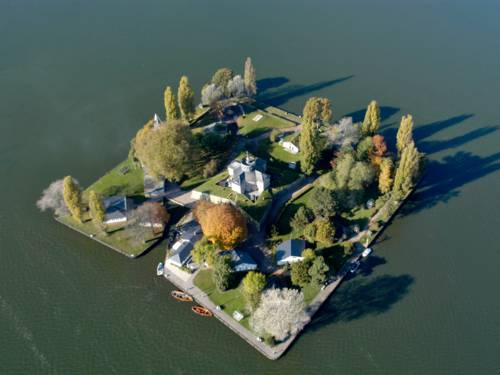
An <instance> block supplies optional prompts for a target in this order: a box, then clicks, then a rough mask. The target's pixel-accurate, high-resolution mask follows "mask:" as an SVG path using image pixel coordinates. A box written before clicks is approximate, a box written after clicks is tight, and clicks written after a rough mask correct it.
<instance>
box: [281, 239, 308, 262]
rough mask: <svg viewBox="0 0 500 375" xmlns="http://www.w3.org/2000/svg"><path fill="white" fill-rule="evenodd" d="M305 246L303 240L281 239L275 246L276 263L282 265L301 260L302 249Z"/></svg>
mask: <svg viewBox="0 0 500 375" xmlns="http://www.w3.org/2000/svg"><path fill="white" fill-rule="evenodd" d="M305 247H306V241H304V240H287V241H283V242H282V243H280V244H279V246H278V247H277V248H276V264H277V265H278V266H283V265H285V264H290V263H294V262H299V261H301V260H303V259H304V258H303V257H302V251H303V250H304V248H305Z"/></svg>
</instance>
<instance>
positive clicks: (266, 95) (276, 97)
mask: <svg viewBox="0 0 500 375" xmlns="http://www.w3.org/2000/svg"><path fill="white" fill-rule="evenodd" d="M353 77H354V75H353V74H351V75H349V76H345V77H341V78H337V79H332V80H329V81H321V82H317V83H313V84H311V85H300V84H292V85H287V86H284V87H281V88H279V89H277V90H270V88H269V87H268V88H267V89H265V91H264V92H263V93H259V94H258V95H257V99H258V100H259V101H261V102H263V103H265V104H267V105H272V106H280V105H283V104H285V103H286V102H288V101H289V100H290V99H293V98H296V97H299V96H303V95H307V94H310V93H312V92H314V91H318V90H322V89H324V88H327V87H330V86H333V85H336V84H338V83H341V82H344V81H347V80H349V79H351V78H353ZM280 78H281V79H282V78H284V77H277V78H269V81H266V79H264V80H261V81H264V87H265V85H266V84H267V85H277V84H278V83H280V81H279V79H280ZM273 80H276V81H273ZM261 81H259V82H261ZM261 85H262V83H261ZM279 86H282V84H279Z"/></svg>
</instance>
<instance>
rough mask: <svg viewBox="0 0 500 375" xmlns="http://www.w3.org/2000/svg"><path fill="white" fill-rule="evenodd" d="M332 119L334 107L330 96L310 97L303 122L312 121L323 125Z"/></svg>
mask: <svg viewBox="0 0 500 375" xmlns="http://www.w3.org/2000/svg"><path fill="white" fill-rule="evenodd" d="M331 119H332V108H331V105H330V100H329V99H328V98H316V97H312V98H309V99H308V100H307V102H306V104H305V106H304V111H303V115H302V122H303V123H306V122H311V123H314V124H315V125H317V126H318V127H322V126H324V125H327V124H328V123H329V122H330V120H331Z"/></svg>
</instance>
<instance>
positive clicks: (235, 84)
mask: <svg viewBox="0 0 500 375" xmlns="http://www.w3.org/2000/svg"><path fill="white" fill-rule="evenodd" d="M227 92H228V94H229V96H230V97H236V98H237V97H240V96H243V95H245V93H246V90H245V82H244V81H243V78H241V76H240V75H237V76H234V77H233V78H232V79H231V80H229V82H228V83H227Z"/></svg>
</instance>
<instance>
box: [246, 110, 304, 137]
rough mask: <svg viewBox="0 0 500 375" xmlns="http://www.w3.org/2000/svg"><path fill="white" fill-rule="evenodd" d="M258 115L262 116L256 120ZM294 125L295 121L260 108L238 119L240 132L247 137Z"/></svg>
mask: <svg viewBox="0 0 500 375" xmlns="http://www.w3.org/2000/svg"><path fill="white" fill-rule="evenodd" d="M257 115H261V116H262V118H261V119H260V120H259V121H254V118H255V116H257ZM292 126H295V124H294V123H293V122H290V121H287V120H285V119H281V118H278V117H275V116H271V115H270V114H268V113H266V112H265V111H262V110H260V109H256V110H254V111H252V112H248V113H247V114H246V115H245V116H242V117H240V118H239V119H238V127H239V128H240V130H239V133H240V134H241V135H244V136H247V137H256V136H258V135H259V134H262V133H265V132H267V131H270V130H272V129H275V128H278V129H280V128H281V129H282V128H289V127H292Z"/></svg>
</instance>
